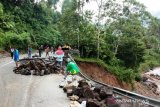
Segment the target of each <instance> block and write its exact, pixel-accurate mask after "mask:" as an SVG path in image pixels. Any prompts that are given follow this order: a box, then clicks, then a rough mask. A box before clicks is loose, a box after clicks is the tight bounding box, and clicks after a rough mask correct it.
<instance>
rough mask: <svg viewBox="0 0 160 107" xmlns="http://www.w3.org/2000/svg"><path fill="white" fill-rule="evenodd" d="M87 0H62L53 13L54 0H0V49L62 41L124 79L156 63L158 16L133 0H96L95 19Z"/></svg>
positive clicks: (159, 38)
mask: <svg viewBox="0 0 160 107" xmlns="http://www.w3.org/2000/svg"><path fill="white" fill-rule="evenodd" d="M92 1H95V0H64V2H63V4H62V8H61V10H62V11H61V12H58V11H57V10H56V9H57V3H58V2H59V0H41V1H40V2H35V0H0V49H5V50H8V49H9V46H10V45H11V46H14V47H17V48H19V49H21V50H26V48H27V46H28V45H31V46H32V47H37V46H38V45H43V44H46V43H47V44H50V45H53V46H55V45H56V44H66V43H67V44H69V45H71V46H72V47H75V48H78V49H79V51H80V57H81V58H95V59H98V60H99V61H100V62H101V63H100V64H102V65H104V66H105V67H106V68H107V69H108V71H111V72H113V73H114V74H116V75H117V76H118V78H119V79H120V80H122V81H125V82H128V83H132V82H133V81H134V79H135V78H136V80H140V75H139V74H140V73H141V72H143V71H146V70H148V69H150V68H153V67H155V66H159V65H160V19H157V18H155V17H153V16H152V15H151V14H150V13H149V12H147V11H146V9H145V7H144V6H143V5H142V4H140V3H138V2H137V1H136V0H124V2H123V3H121V4H118V3H117V2H116V0H97V2H96V3H97V5H98V12H97V16H96V17H95V16H94V15H93V12H92V11H89V10H84V6H85V5H86V4H87V3H88V2H92ZM93 17H94V19H96V21H95V22H93V21H92V18H93ZM102 61H103V62H102Z"/></svg>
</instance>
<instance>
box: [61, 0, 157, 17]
mask: <svg viewBox="0 0 160 107" xmlns="http://www.w3.org/2000/svg"><path fill="white" fill-rule="evenodd" d="M137 1H139V2H140V3H143V4H144V5H145V6H146V7H147V10H148V11H149V12H150V13H151V14H152V15H153V16H156V17H158V18H160V0H137ZM62 2H63V0H60V2H59V3H58V4H59V6H60V7H61V5H62ZM96 5H97V4H96V3H93V2H92V3H91V4H88V5H87V6H86V9H89V10H90V9H91V10H95V9H96V8H95V7H97V6H96ZM58 10H59V11H60V8H59V9H58Z"/></svg>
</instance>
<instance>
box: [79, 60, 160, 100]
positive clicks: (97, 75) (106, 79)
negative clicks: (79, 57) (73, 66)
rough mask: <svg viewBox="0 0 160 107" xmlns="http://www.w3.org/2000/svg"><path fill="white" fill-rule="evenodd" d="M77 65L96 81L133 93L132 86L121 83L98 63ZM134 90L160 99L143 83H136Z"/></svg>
mask: <svg viewBox="0 0 160 107" xmlns="http://www.w3.org/2000/svg"><path fill="white" fill-rule="evenodd" d="M77 64H78V65H79V67H80V69H81V70H82V71H83V73H85V74H86V75H87V76H89V77H91V78H93V79H95V80H98V81H101V82H103V83H106V84H109V85H111V86H115V87H119V88H123V89H125V90H129V91H132V87H131V85H130V84H126V83H123V82H121V81H120V80H118V79H117V77H116V76H115V75H114V74H111V73H109V72H107V71H106V70H105V69H104V68H102V67H101V66H99V65H98V64H96V63H91V62H77ZM134 88H135V91H136V92H137V93H139V94H142V95H145V96H148V97H151V96H152V97H153V98H159V99H160V96H159V95H156V94H154V93H153V92H152V91H151V90H149V89H148V88H147V87H146V86H144V85H143V84H142V83H138V82H136V83H135V85H134Z"/></svg>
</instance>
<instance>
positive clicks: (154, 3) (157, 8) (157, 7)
mask: <svg viewBox="0 0 160 107" xmlns="http://www.w3.org/2000/svg"><path fill="white" fill-rule="evenodd" d="M137 1H139V2H141V3H143V4H144V5H145V6H146V7H147V10H148V11H149V12H151V13H152V15H154V16H156V17H158V18H160V0H137Z"/></svg>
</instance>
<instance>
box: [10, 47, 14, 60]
mask: <svg viewBox="0 0 160 107" xmlns="http://www.w3.org/2000/svg"><path fill="white" fill-rule="evenodd" d="M10 52H11V58H12V59H13V52H14V48H12V47H10Z"/></svg>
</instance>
